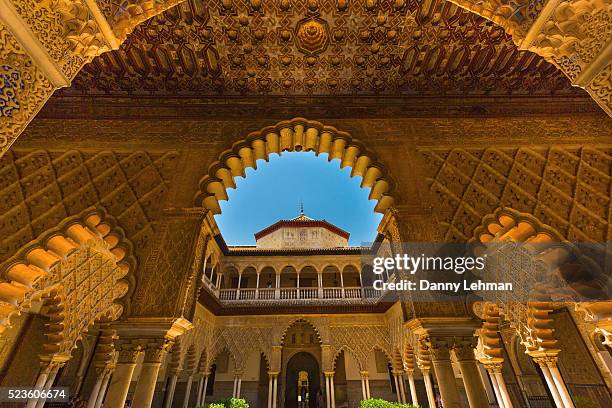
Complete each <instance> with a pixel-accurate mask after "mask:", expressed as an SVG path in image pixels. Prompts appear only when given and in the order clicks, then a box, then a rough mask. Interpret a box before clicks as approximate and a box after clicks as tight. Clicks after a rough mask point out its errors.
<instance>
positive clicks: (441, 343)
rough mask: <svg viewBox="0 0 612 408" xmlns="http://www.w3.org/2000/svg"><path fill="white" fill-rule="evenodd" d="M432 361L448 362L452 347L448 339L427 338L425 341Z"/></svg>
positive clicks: (451, 342)
mask: <svg viewBox="0 0 612 408" xmlns="http://www.w3.org/2000/svg"><path fill="white" fill-rule="evenodd" d="M427 343H428V346H429V354H430V355H431V360H432V361H434V362H435V361H444V360H450V350H451V347H452V345H453V341H452V339H450V338H448V337H437V336H429V337H428V340H427Z"/></svg>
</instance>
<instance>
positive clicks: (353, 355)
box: [332, 345, 366, 371]
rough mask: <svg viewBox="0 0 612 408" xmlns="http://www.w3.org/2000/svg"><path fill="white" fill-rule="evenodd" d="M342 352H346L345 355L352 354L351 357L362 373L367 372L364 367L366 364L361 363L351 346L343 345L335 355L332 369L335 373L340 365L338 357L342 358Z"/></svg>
mask: <svg viewBox="0 0 612 408" xmlns="http://www.w3.org/2000/svg"><path fill="white" fill-rule="evenodd" d="M342 352H344V354H345V355H347V354H350V356H351V357H352V358H353V359H354V360H355V361H356V362H357V366H358V367H359V370H360V371H364V370H366V367H364V362H363V361H361V359H360V358H359V357H358V356H357V353H355V352H354V351H353V349H352V348H350V347H349V346H347V345H343V346H342V347H340V348H339V349H338V350H336V354H335V355H334V359H333V360H332V369H333V370H334V371H336V364H337V363H338V357H340V353H342ZM345 358H346V357H345Z"/></svg>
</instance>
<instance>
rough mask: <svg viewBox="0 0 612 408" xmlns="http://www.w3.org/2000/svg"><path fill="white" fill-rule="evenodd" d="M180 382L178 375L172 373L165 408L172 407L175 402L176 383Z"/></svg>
mask: <svg viewBox="0 0 612 408" xmlns="http://www.w3.org/2000/svg"><path fill="white" fill-rule="evenodd" d="M177 381H178V373H176V372H175V373H172V375H171V376H170V381H169V383H168V387H167V388H166V395H165V398H164V408H170V407H172V401H173V400H174V391H175V390H176V382H177Z"/></svg>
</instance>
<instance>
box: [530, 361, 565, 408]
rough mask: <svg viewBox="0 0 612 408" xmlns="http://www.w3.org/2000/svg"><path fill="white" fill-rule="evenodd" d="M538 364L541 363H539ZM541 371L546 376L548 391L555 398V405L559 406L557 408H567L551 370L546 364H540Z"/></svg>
mask: <svg viewBox="0 0 612 408" xmlns="http://www.w3.org/2000/svg"><path fill="white" fill-rule="evenodd" d="M536 362H537V361H536ZM538 364H540V363H539V362H538ZM540 369H541V370H542V374H544V379H545V380H546V386H547V387H548V390H549V391H550V393H551V395H552V397H553V400H554V401H555V405H556V406H557V408H565V407H564V406H563V402H562V401H561V396H560V395H559V391H557V386H556V385H555V381H554V380H553V378H552V375H551V374H550V369H549V368H548V366H547V365H546V364H545V363H542V364H540Z"/></svg>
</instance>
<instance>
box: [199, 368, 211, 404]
mask: <svg viewBox="0 0 612 408" xmlns="http://www.w3.org/2000/svg"><path fill="white" fill-rule="evenodd" d="M209 375H210V374H209V373H206V374H205V375H204V389H203V390H202V394H200V403H199V405H204V404H205V403H206V390H207V389H208V376H209Z"/></svg>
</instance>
